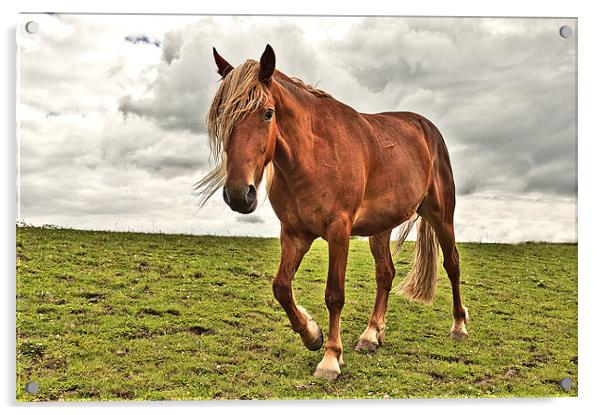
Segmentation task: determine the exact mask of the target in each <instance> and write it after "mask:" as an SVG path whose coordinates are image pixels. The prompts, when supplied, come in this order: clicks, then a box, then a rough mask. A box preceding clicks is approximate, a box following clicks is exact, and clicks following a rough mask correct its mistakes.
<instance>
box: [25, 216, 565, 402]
mask: <svg viewBox="0 0 602 415" xmlns="http://www.w3.org/2000/svg"><path fill="white" fill-rule="evenodd" d="M411 249H412V244H411V243H407V244H406V245H405V246H404V250H403V252H402V253H401V255H399V256H398V257H397V258H395V267H396V269H397V275H398V279H397V280H396V281H399V280H400V279H401V278H402V277H403V276H404V275H405V273H406V272H407V271H408V270H409V268H410V267H411V258H412V254H411ZM458 249H459V251H460V258H461V261H462V271H463V282H462V292H463V296H464V302H465V304H466V306H467V307H468V308H469V309H470V315H471V321H470V324H469V325H468V331H469V333H470V337H469V339H468V340H467V341H465V342H462V343H457V342H453V341H452V340H450V339H448V338H447V333H448V331H449V328H450V325H451V293H450V285H449V281H448V280H447V277H446V276H445V273H444V272H443V270H442V269H441V270H440V273H439V275H440V281H439V290H438V294H437V297H436V300H435V303H434V304H433V305H432V306H423V305H419V304H415V303H410V302H408V301H407V300H406V299H404V298H403V297H400V296H397V295H392V296H391V298H390V300H389V312H388V314H387V334H386V336H385V344H384V346H383V347H382V348H381V349H379V350H378V351H377V352H376V353H375V354H358V353H356V352H355V351H353V345H354V344H355V341H356V340H357V338H358V336H359V335H360V334H361V332H362V331H363V330H364V328H365V326H366V323H367V321H368V316H369V313H370V311H371V309H372V303H373V300H374V295H375V283H374V271H373V261H372V257H371V255H370V251H369V247H368V243H367V241H366V240H362V239H353V240H352V241H351V248H350V250H351V252H350V255H349V264H348V272H347V282H346V304H345V308H344V309H343V313H342V323H341V327H342V340H343V347H344V349H345V362H346V364H345V366H343V368H342V375H341V376H340V378H339V379H338V380H337V381H336V382H334V383H329V382H327V381H323V380H319V379H316V378H314V377H313V376H312V372H313V370H314V368H315V366H316V364H317V363H318V362H319V360H320V359H321V357H322V352H310V351H308V350H306V349H305V348H304V347H303V345H302V343H301V341H300V339H299V338H298V336H297V335H296V334H295V333H294V332H293V331H292V330H291V329H290V326H289V323H288V320H287V318H286V315H285V313H284V311H283V310H282V309H281V308H280V305H279V304H278V303H277V302H276V300H275V299H274V298H273V296H272V288H271V281H272V275H273V274H274V273H275V271H276V268H277V266H278V257H279V242H278V240H277V239H262V238H232V237H214V236H183V235H157V234H155V235H151V234H135V233H109V232H87V231H75V230H62V229H43V228H18V229H17V399H18V400H19V401H32V400H35V401H38V400H39V401H46V400H65V401H72V400H120V399H128V400H130V399H133V400H142V399H145V400H160V399H185V400H193V399H297V398H302V399H305V398H312V399H321V398H386V397H390V398H407V397H493V396H495V397H501V396H575V395H576V394H577V387H576V386H577V385H576V383H577V245H574V244H539V243H538V244H519V245H501V244H459V247H458ZM326 265H327V246H326V243H325V242H324V241H322V240H318V241H316V242H315V243H314V245H313V246H312V249H311V251H310V252H309V253H308V254H307V256H306V257H305V259H304V261H303V263H302V264H301V267H300V268H299V272H298V274H297V276H296V278H295V281H294V289H295V296H296V298H297V299H298V302H299V304H301V305H303V306H305V307H306V308H307V309H308V310H309V311H310V312H311V313H312V315H313V316H314V318H315V319H316V320H317V321H318V322H319V323H320V325H321V327H322V328H323V329H326V328H327V321H328V315H327V310H326V307H325V305H324V300H323V298H324V287H325V273H326ZM325 334H326V330H325ZM565 376H568V377H570V378H571V379H572V380H573V381H574V382H575V387H574V388H573V389H572V390H571V391H569V392H563V391H562V390H561V389H560V388H559V386H558V382H559V380H560V379H561V378H563V377H565ZM29 381H37V382H38V383H39V385H40V392H39V393H38V394H37V395H30V394H28V393H27V392H26V391H25V384H26V383H27V382H29Z"/></svg>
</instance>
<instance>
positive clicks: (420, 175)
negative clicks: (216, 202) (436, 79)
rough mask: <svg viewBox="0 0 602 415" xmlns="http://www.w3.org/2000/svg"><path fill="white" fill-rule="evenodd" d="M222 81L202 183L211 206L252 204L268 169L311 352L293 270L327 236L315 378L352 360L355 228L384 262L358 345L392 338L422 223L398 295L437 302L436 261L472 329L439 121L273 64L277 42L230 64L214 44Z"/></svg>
mask: <svg viewBox="0 0 602 415" xmlns="http://www.w3.org/2000/svg"><path fill="white" fill-rule="evenodd" d="M213 57H214V60H215V64H216V65H217V72H218V74H219V75H220V76H221V79H220V84H219V87H218V88H217V91H216V94H215V97H214V98H213V101H212V103H211V106H210V108H209V112H208V114H207V119H206V122H207V136H208V139H209V146H210V149H211V154H212V156H213V157H214V159H215V164H214V168H213V170H212V171H211V172H210V173H208V174H207V175H206V176H205V177H204V178H203V179H201V180H200V181H199V182H197V183H196V185H195V189H196V190H197V193H196V194H197V195H198V196H199V197H200V204H201V205H203V204H205V203H206V202H207V200H208V199H209V198H210V197H211V195H213V194H214V193H215V192H216V191H218V190H219V189H220V188H222V195H223V199H224V201H225V203H226V204H227V205H228V206H229V207H230V208H231V209H232V210H234V211H236V212H239V213H242V214H248V213H251V212H253V211H254V210H255V208H256V207H257V201H258V190H257V189H258V187H259V185H260V183H261V182H262V180H263V178H264V176H265V181H266V182H265V184H266V186H265V187H266V189H267V196H268V198H269V201H270V204H271V206H272V208H273V210H274V212H275V214H276V216H277V217H278V219H279V220H280V225H281V228H280V247H281V252H280V264H279V267H278V271H277V272H276V275H275V277H274V280H273V284H272V288H273V294H274V296H275V298H276V300H277V301H278V302H279V303H280V305H281V306H282V308H283V309H284V311H285V312H286V315H287V316H288V319H289V320H290V324H291V327H292V329H293V331H294V332H296V333H298V334H299V336H300V338H301V341H302V342H303V344H304V345H305V347H307V348H308V349H309V350H313V351H317V350H320V349H321V348H322V345H323V342H324V337H323V334H322V330H321V329H320V327H319V325H318V323H317V322H316V321H315V320H314V319H313V318H312V316H311V315H310V314H309V312H308V311H307V310H305V309H304V308H302V307H300V306H298V305H296V303H295V299H294V297H293V292H292V285H291V283H292V279H293V276H294V275H295V273H296V271H297V269H298V268H299V265H300V263H301V260H302V259H303V256H304V255H305V254H306V253H307V252H308V250H309V248H310V246H311V244H312V243H313V241H314V240H315V239H316V238H318V237H322V238H323V239H324V240H326V241H327V243H328V276H327V280H326V290H325V302H326V307H327V309H328V312H329V329H328V339H327V342H326V348H325V353H324V355H323V358H322V360H321V361H320V362H319V364H318V365H317V367H316V370H315V372H314V376H316V377H318V378H325V379H328V380H335V379H337V377H338V376H339V375H340V373H341V366H342V365H343V345H342V343H341V337H340V315H341V310H342V309H343V305H344V303H345V271H346V265H347V256H348V251H349V240H350V237H351V236H352V235H359V236H367V237H368V239H369V245H370V250H371V253H372V255H373V257H374V261H375V273H376V286H377V290H376V299H375V301H374V307H373V310H372V314H371V316H370V318H369V320H368V325H367V327H366V329H365V330H364V332H363V333H362V334H361V335H360V337H359V340H358V341H357V343H356V345H355V350H356V351H358V352H373V351H375V350H376V349H377V348H378V347H379V346H381V345H382V344H383V341H384V334H385V313H386V310H387V302H388V298H389V293H390V292H391V289H392V282H393V278H394V277H395V268H394V266H393V260H392V253H391V243H390V241H391V233H392V230H393V228H395V227H397V226H400V225H401V227H400V231H399V235H398V237H397V244H396V246H397V247H400V246H401V244H402V243H403V241H404V240H405V239H406V237H407V235H408V233H409V232H410V229H411V228H412V227H413V225H414V224H415V223H416V227H417V238H416V244H415V253H414V263H413V266H412V269H411V271H410V272H409V273H408V275H407V276H406V278H405V280H404V281H403V282H402V283H401V284H399V285H398V286H396V287H395V288H394V292H395V291H397V292H400V293H403V294H405V295H406V296H407V297H408V298H409V299H410V300H413V301H417V302H420V303H426V304H430V303H432V301H433V297H434V295H435V290H436V284H437V269H438V266H439V261H438V258H439V246H440V247H441V250H442V251H443V257H444V260H443V267H444V269H445V271H446V273H447V276H448V278H449V280H450V282H451V288H452V294H453V308H452V316H453V321H452V326H451V330H450V336H451V338H453V339H456V340H463V339H465V338H466V337H467V336H468V332H467V330H466V323H467V322H468V310H467V308H466V307H464V305H463V304H462V300H461V296H460V260H459V255H458V251H457V249H456V244H455V235H454V208H455V185H454V179H453V174H452V168H451V165H450V159H449V155H448V151H447V148H446V145H445V142H444V140H443V137H442V135H441V133H440V132H439V130H438V129H437V127H435V125H434V124H433V123H432V122H430V121H429V120H428V119H426V118H425V117H423V116H421V115H418V114H415V113H411V112H382V113H378V114H365V113H359V112H357V111H355V110H354V109H353V108H351V107H350V106H348V105H345V104H344V103H342V102H339V101H338V100H336V99H335V98H334V97H333V96H331V95H330V94H328V93H327V92H324V91H322V90H320V89H317V88H315V87H313V86H310V85H308V84H305V83H304V82H303V81H301V80H300V79H298V78H293V77H289V76H287V75H285V74H284V73H282V72H280V71H279V70H276V55H275V53H274V50H273V49H272V47H271V46H270V45H269V44H268V45H267V46H266V48H265V50H264V52H263V54H262V55H261V58H260V60H259V62H257V61H255V60H252V59H249V60H247V61H246V62H244V63H243V64H241V65H240V66H238V67H236V68H235V67H233V66H232V65H230V64H229V63H228V62H227V61H226V60H225V59H224V58H223V57H221V56H220V55H219V53H218V52H217V50H216V49H215V48H213Z"/></svg>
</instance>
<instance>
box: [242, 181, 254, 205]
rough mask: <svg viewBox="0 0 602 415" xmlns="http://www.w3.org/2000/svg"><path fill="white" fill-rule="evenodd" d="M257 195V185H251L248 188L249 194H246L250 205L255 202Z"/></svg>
mask: <svg viewBox="0 0 602 415" xmlns="http://www.w3.org/2000/svg"><path fill="white" fill-rule="evenodd" d="M256 197H257V189H255V186H253V185H250V186H249V189H248V190H247V194H246V196H245V200H246V201H247V203H248V204H249V205H250V204H252V203H253V202H255V198H256Z"/></svg>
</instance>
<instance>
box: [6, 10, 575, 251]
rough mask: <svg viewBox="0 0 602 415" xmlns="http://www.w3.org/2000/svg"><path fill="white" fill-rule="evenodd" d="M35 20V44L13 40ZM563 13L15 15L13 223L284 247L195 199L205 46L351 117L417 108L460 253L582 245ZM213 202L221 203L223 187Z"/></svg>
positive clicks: (261, 216) (255, 220) (205, 154)
mask: <svg viewBox="0 0 602 415" xmlns="http://www.w3.org/2000/svg"><path fill="white" fill-rule="evenodd" d="M30 20H35V21H36V22H37V23H38V24H39V32H38V33H37V34H33V35H32V34H29V33H27V32H26V31H25V30H23V28H24V26H25V23H26V22H28V21H30ZM563 25H569V26H571V27H572V28H573V29H576V20H574V19H523V18H521V19H518V18H512V19H505V18H504V19H502V18H416V17H412V18H403V17H395V18H393V17H381V18H377V17H370V18H366V17H274V16H270V17H257V16H254V17H250V16H234V17H228V16H173V15H170V16H157V15H148V16H132V15H119V16H111V15H56V14H54V15H21V16H20V24H19V26H20V27H19V29H18V35H17V38H18V44H19V45H18V51H19V56H18V65H19V67H18V82H19V85H18V105H17V118H18V155H17V157H18V168H19V173H18V195H17V196H18V197H17V199H18V200H17V203H18V215H19V217H18V220H20V221H24V222H26V223H29V224H33V225H44V224H52V225H56V226H64V227H73V228H79V229H106V230H118V231H143V232H166V233H192V234H221V235H252V236H278V234H279V228H280V227H279V222H278V219H277V218H276V216H275V215H274V213H273V211H272V209H271V207H270V204H269V200H267V199H266V198H265V190H264V189H261V190H260V193H261V200H262V203H260V205H259V207H258V209H257V211H256V212H255V213H253V214H251V215H241V214H238V213H234V212H232V211H231V210H230V209H229V207H228V206H226V205H225V203H224V202H223V200H222V199H221V196H220V194H216V195H215V196H214V197H213V198H212V199H211V200H210V201H209V202H208V203H207V205H206V206H205V207H203V208H202V209H199V207H198V206H197V203H196V202H197V201H196V199H195V197H194V196H193V195H192V192H191V187H192V185H193V184H194V182H196V181H197V180H199V179H200V178H201V177H203V176H204V174H205V173H207V172H208V171H209V170H210V168H211V160H210V158H209V148H208V144H207V136H206V129H205V124H204V119H205V115H206V113H207V110H208V108H209V105H210V103H211V100H212V97H213V95H214V93H215V91H216V89H217V86H218V82H219V76H218V75H217V73H216V68H215V64H214V62H213V57H212V53H211V48H212V47H213V46H215V47H216V48H217V49H218V51H219V52H220V54H221V55H222V56H223V57H225V58H226V59H227V60H228V61H229V62H230V63H231V64H232V65H234V66H237V65H238V64H240V63H242V62H244V61H245V60H246V59H249V58H252V59H256V60H258V59H259V57H260V56H261V53H262V51H263V50H264V48H265V45H266V44H267V43H269V44H271V45H272V47H273V48H274V50H275V53H276V66H277V68H278V69H279V70H280V71H282V72H284V73H286V74H288V75H289V76H296V77H298V78H301V79H303V80H304V81H305V82H306V83H310V84H313V85H317V86H318V87H319V88H321V89H323V90H325V91H327V92H329V93H331V94H332V95H333V96H334V97H335V98H336V99H338V100H339V101H341V102H344V103H346V104H348V105H351V106H352V107H354V108H355V109H356V110H358V111H361V112H369V113H371V112H380V111H413V112H417V113H420V114H422V115H424V116H426V117H427V118H429V119H430V120H431V121H433V122H434V123H435V125H437V126H438V127H439V129H440V130H441V132H442V134H443V136H444V138H445V141H446V143H447V146H448V149H449V152H450V158H451V162H452V167H453V170H454V175H455V180H456V188H457V208H456V218H455V223H456V237H457V239H458V240H460V241H478V242H510V243H514V242H522V241H554V242H574V241H576V240H577V231H576V228H577V226H576V221H577V218H576V212H577V209H576V208H577V174H576V170H577V161H576V146H577V138H576V113H577V107H576V105H577V104H576V64H577V55H576V52H577V51H576V37H575V36H572V37H571V38H568V39H566V38H563V37H561V36H560V35H559V28H560V27H561V26H563ZM218 193H219V192H218Z"/></svg>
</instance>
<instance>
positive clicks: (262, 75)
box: [259, 44, 276, 84]
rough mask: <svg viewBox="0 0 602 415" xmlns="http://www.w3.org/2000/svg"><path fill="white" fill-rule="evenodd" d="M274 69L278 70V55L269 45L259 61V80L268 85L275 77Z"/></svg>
mask: <svg viewBox="0 0 602 415" xmlns="http://www.w3.org/2000/svg"><path fill="white" fill-rule="evenodd" d="M274 69H276V55H275V54H274V49H272V47H271V46H270V45H269V44H268V45H266V47H265V50H264V51H263V55H261V59H260V60H259V80H260V81H261V82H263V83H266V84H267V83H268V82H269V81H270V79H271V78H272V75H274Z"/></svg>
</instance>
